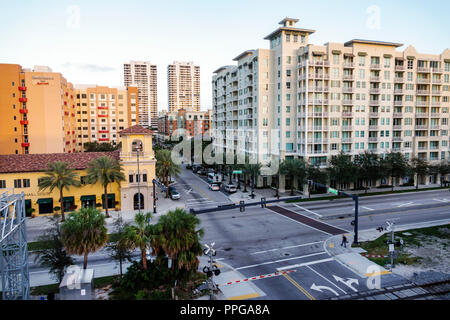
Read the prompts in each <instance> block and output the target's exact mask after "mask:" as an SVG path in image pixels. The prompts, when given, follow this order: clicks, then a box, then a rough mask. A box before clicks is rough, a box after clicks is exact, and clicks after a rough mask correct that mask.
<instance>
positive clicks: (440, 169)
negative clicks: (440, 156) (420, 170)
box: [429, 161, 450, 187]
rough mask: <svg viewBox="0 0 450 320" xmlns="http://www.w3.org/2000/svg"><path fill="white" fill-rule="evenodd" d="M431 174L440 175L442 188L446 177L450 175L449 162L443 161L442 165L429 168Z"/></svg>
mask: <svg viewBox="0 0 450 320" xmlns="http://www.w3.org/2000/svg"><path fill="white" fill-rule="evenodd" d="M429 172H430V173H431V174H439V175H440V181H439V182H440V184H441V187H442V185H443V182H444V177H445V176H446V175H448V174H449V173H450V166H449V163H448V161H441V163H439V164H436V165H432V166H430V167H429Z"/></svg>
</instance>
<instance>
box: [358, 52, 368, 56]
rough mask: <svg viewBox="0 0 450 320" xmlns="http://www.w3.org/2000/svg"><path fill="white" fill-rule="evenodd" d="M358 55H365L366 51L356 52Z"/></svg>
mask: <svg viewBox="0 0 450 320" xmlns="http://www.w3.org/2000/svg"><path fill="white" fill-rule="evenodd" d="M358 56H367V52H358Z"/></svg>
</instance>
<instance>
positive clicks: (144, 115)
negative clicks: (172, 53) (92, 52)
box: [123, 61, 158, 128]
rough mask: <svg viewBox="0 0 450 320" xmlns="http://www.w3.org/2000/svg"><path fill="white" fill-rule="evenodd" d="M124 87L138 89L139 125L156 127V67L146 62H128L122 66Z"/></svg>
mask: <svg viewBox="0 0 450 320" xmlns="http://www.w3.org/2000/svg"><path fill="white" fill-rule="evenodd" d="M123 71H124V85H125V86H126V87H131V86H133V87H137V88H138V89H139V95H138V104H139V123H140V125H141V126H144V127H153V128H157V126H158V90H157V69H156V65H153V64H151V63H150V62H148V61H130V62H129V63H125V64H124V65H123Z"/></svg>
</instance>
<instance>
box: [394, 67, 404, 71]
mask: <svg viewBox="0 0 450 320" xmlns="http://www.w3.org/2000/svg"><path fill="white" fill-rule="evenodd" d="M404 70H405V66H395V71H404Z"/></svg>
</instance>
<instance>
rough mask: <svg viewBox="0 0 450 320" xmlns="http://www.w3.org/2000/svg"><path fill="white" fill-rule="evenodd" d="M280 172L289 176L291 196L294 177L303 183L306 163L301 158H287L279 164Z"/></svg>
mask: <svg viewBox="0 0 450 320" xmlns="http://www.w3.org/2000/svg"><path fill="white" fill-rule="evenodd" d="M280 173H281V174H282V175H285V176H289V177H290V178H291V196H293V195H294V177H297V178H298V179H299V181H300V183H303V182H304V180H305V177H306V163H305V161H304V160H303V159H287V160H284V161H283V162H282V163H281V164H280Z"/></svg>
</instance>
